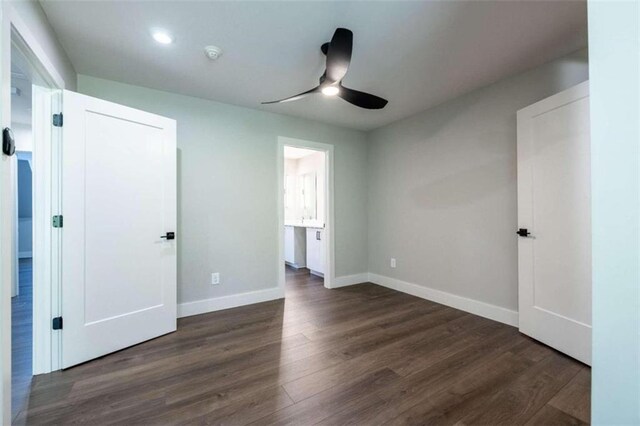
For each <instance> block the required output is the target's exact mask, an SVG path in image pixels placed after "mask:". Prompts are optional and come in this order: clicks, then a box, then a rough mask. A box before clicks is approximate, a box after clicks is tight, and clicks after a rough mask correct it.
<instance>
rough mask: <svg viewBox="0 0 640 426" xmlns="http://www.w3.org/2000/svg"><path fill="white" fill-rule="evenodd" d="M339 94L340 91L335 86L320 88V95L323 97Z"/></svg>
mask: <svg viewBox="0 0 640 426" xmlns="http://www.w3.org/2000/svg"><path fill="white" fill-rule="evenodd" d="M338 93H340V89H339V88H338V87H337V86H326V87H323V88H322V94H323V95H325V96H335V95H337V94H338Z"/></svg>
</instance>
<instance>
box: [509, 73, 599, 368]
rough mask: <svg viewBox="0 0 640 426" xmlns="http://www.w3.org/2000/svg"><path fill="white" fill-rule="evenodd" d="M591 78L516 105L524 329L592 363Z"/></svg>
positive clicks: (521, 316) (521, 307) (573, 355)
mask: <svg viewBox="0 0 640 426" xmlns="http://www.w3.org/2000/svg"><path fill="white" fill-rule="evenodd" d="M590 170H591V157H590V138H589V83H588V82H584V83H582V84H580V85H578V86H576V87H573V88H571V89H568V90H566V91H564V92H561V93H558V94H557V95H554V96H552V97H550V98H547V99H545V100H542V101H540V102H538V103H536V104H534V105H531V106H529V107H527V108H524V109H522V110H520V111H518V222H519V227H520V228H521V229H520V230H519V233H520V236H519V237H518V238H519V242H518V276H519V314H520V331H522V332H523V333H525V334H527V335H529V336H531V337H533V338H534V339H537V340H540V341H541V342H543V343H546V344H548V345H549V346H552V347H554V348H556V349H558V350H559V351H561V352H564V353H566V354H568V355H570V356H572V357H574V358H576V359H578V360H580V361H582V362H584V363H586V364H591V172H590Z"/></svg>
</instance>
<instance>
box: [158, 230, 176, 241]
mask: <svg viewBox="0 0 640 426" xmlns="http://www.w3.org/2000/svg"><path fill="white" fill-rule="evenodd" d="M160 238H166V239H167V240H175V239H176V233H175V232H167V233H166V235H160Z"/></svg>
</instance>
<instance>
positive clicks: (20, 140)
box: [11, 123, 33, 152]
mask: <svg viewBox="0 0 640 426" xmlns="http://www.w3.org/2000/svg"><path fill="white" fill-rule="evenodd" d="M11 130H12V131H13V137H14V139H15V141H16V151H25V152H31V151H33V133H32V131H31V125H30V124H22V123H13V124H12V125H11Z"/></svg>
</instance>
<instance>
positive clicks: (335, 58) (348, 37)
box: [325, 28, 353, 83]
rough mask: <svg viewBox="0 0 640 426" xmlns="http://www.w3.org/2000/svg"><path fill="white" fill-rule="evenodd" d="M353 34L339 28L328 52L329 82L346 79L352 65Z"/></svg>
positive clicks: (327, 74) (327, 71)
mask: <svg viewBox="0 0 640 426" xmlns="http://www.w3.org/2000/svg"><path fill="white" fill-rule="evenodd" d="M352 49H353V33H352V32H351V31H350V30H348V29H346V28H338V29H337V30H336V32H335V33H333V37H332V38H331V43H329V49H328V50H327V70H326V71H325V74H326V77H327V81H329V82H330V83H336V82H338V81H340V80H342V79H343V78H344V76H345V75H346V74H347V70H348V69H349V64H350V63H351V50H352Z"/></svg>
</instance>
